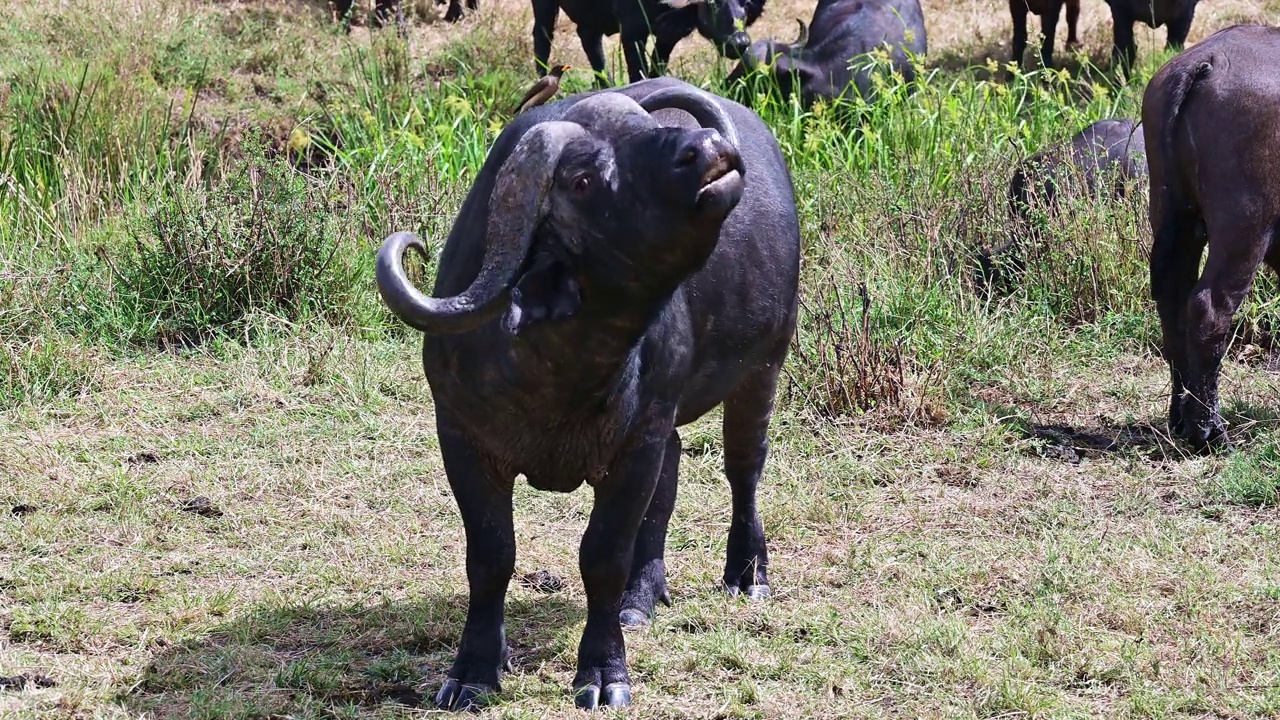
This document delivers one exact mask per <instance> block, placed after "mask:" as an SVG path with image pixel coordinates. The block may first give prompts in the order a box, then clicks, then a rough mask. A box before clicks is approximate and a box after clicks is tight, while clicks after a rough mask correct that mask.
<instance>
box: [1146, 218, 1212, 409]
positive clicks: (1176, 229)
mask: <svg viewBox="0 0 1280 720" xmlns="http://www.w3.org/2000/svg"><path fill="white" fill-rule="evenodd" d="M1161 200H1162V198H1161V197H1159V196H1157V197H1156V198H1155V202H1156V203H1160V202H1161ZM1165 203H1168V201H1167V200H1166V201H1165ZM1155 217H1156V219H1157V224H1156V228H1157V229H1156V233H1157V234H1163V233H1172V234H1173V236H1172V237H1170V238H1169V239H1168V240H1167V241H1164V240H1160V241H1157V244H1162V243H1164V242H1167V243H1168V245H1169V247H1168V249H1167V250H1165V251H1164V256H1163V257H1155V256H1153V258H1152V268H1151V270H1152V277H1151V288H1152V293H1151V294H1152V299H1153V300H1155V303H1156V312H1157V313H1158V314H1159V315H1160V330H1161V332H1162V334H1163V337H1164V357H1165V360H1166V361H1167V362H1168V363H1169V381H1170V385H1171V387H1172V389H1171V391H1170V394H1169V430H1170V431H1172V432H1173V433H1175V434H1178V433H1180V432H1181V428H1182V402H1183V397H1184V395H1185V389H1184V386H1183V379H1184V378H1185V377H1186V373H1187V328H1186V310H1187V299H1188V298H1190V297H1191V288H1192V287H1194V286H1195V284H1196V276H1197V275H1198V273H1199V271H1200V256H1201V254H1203V253H1204V245H1205V238H1204V233H1203V232H1202V231H1201V230H1199V229H1200V228H1202V227H1203V221H1202V220H1201V219H1200V218H1198V217H1196V216H1195V215H1193V214H1176V215H1172V216H1170V217H1163V216H1162V214H1161V211H1160V210H1159V209H1158V208H1156V212H1155ZM1162 218H1163V219H1162Z"/></svg>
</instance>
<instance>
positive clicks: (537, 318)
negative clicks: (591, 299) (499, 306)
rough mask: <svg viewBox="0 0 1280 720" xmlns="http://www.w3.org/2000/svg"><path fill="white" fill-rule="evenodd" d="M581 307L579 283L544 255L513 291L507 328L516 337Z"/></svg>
mask: <svg viewBox="0 0 1280 720" xmlns="http://www.w3.org/2000/svg"><path fill="white" fill-rule="evenodd" d="M581 305H582V292H581V288H580V287H579V285H578V281H577V280H576V279H575V278H574V277H573V274H572V273H570V272H569V268H568V267H566V266H565V264H564V263H563V262H561V261H560V260H557V259H556V258H554V257H552V256H551V255H549V254H547V255H541V256H540V257H538V258H537V259H536V260H535V261H534V263H533V265H532V266H531V267H530V268H529V269H528V270H527V271H526V272H524V273H523V274H522V275H521V276H520V279H519V280H518V281H517V282H516V285H515V287H513V288H512V289H511V305H510V308H509V309H508V310H507V317H506V327H507V330H508V331H510V332H511V333H512V334H514V335H519V334H520V332H521V331H522V330H524V329H525V328H527V327H529V326H530V325H533V324H535V323H539V322H546V321H554V320H564V319H565V318H568V317H571V316H573V314H574V313H576V312H577V311H578V308H579V307H580V306H581Z"/></svg>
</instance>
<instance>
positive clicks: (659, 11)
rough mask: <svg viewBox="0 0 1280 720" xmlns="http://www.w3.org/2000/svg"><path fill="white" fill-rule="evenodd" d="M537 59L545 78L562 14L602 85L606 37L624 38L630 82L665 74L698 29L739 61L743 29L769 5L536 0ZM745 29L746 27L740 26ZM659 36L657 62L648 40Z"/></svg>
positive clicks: (729, 0) (725, 0)
mask: <svg viewBox="0 0 1280 720" xmlns="http://www.w3.org/2000/svg"><path fill="white" fill-rule="evenodd" d="M532 2H533V56H534V62H535V63H536V65H537V68H538V73H539V74H545V73H546V72H547V68H548V62H549V59H550V57H551V40H552V38H553V37H554V36H555V27H556V20H557V19H558V18H559V16H560V11H561V10H564V13H565V14H566V15H568V16H569V19H570V20H572V21H573V24H574V25H576V26H577V28H578V39H579V40H580V41H581V42H582V50H583V51H584V52H585V53H586V55H587V59H588V60H589V61H590V62H591V69H592V70H593V71H594V72H595V74H596V82H597V85H600V86H604V85H605V84H608V83H610V82H611V81H610V80H609V79H608V78H607V77H606V75H605V57H604V37H605V36H606V35H616V34H618V33H621V35H622V38H621V39H622V52H623V56H624V57H625V58H626V61H627V76H628V78H629V79H630V81H631V82H636V81H637V80H641V79H643V78H646V77H651V76H653V75H660V74H662V73H663V72H664V71H665V68H666V66H667V62H668V61H669V60H670V59H671V51H672V50H674V49H675V46H676V44H677V43H678V42H680V41H681V40H682V39H684V38H685V37H687V36H688V35H689V34H690V33H692V32H693V31H694V30H695V29H696V30H697V31H698V33H699V34H701V35H702V36H703V37H705V38H707V39H709V40H711V41H712V42H713V43H714V44H715V46H716V48H717V50H719V52H720V54H721V55H724V56H725V57H733V58H737V57H738V56H739V54H740V52H741V51H742V50H745V49H746V47H747V46H748V45H750V44H751V38H750V37H749V36H748V35H747V34H746V32H745V30H744V29H743V28H746V27H748V26H750V25H751V24H752V23H754V22H755V21H756V20H757V19H758V18H759V17H760V13H761V12H763V11H764V3H765V0H714V1H704V0H698V1H697V2H689V0H669V2H671V3H673V4H675V5H678V7H673V6H672V5H669V4H668V2H667V1H664V0H532ZM739 25H741V27H739ZM651 34H652V35H653V37H654V48H653V56H652V61H651V60H650V57H649V55H648V44H649V36H650V35H651Z"/></svg>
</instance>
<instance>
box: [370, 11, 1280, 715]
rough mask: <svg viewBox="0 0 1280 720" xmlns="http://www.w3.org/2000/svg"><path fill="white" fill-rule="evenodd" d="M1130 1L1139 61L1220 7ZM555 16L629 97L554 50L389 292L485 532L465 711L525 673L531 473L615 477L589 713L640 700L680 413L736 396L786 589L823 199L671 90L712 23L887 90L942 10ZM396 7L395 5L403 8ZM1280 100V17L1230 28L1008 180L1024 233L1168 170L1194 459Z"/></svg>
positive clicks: (586, 651)
mask: <svg viewBox="0 0 1280 720" xmlns="http://www.w3.org/2000/svg"><path fill="white" fill-rule="evenodd" d="M380 2H381V0H380ZM1023 2H1026V5H1021V3H1023ZM1109 2H1110V3H1111V7H1112V13H1113V16H1114V18H1115V27H1116V49H1117V59H1118V61H1119V65H1121V66H1122V67H1127V63H1128V62H1130V61H1131V60H1132V57H1133V53H1132V34H1131V28H1130V24H1131V21H1133V20H1142V21H1144V22H1149V23H1155V24H1159V23H1168V24H1170V29H1169V41H1170V43H1171V44H1173V45H1177V44H1180V43H1181V42H1182V41H1183V40H1184V39H1185V37H1186V31H1187V27H1188V25H1189V23H1190V20H1191V14H1192V11H1193V10H1194V0H1168V1H1167V2H1165V1H1164V0H1156V1H1155V2H1154V3H1148V2H1143V3H1136V4H1135V1H1134V0H1109ZM532 3H533V8H534V15H535V19H534V29H533V33H534V48H535V54H536V56H537V57H536V60H537V64H538V67H539V70H542V71H545V70H547V69H549V65H548V63H549V57H550V46H551V41H552V30H553V28H554V26H555V22H556V19H557V16H558V14H559V12H560V11H561V10H563V11H564V12H565V13H566V14H567V15H568V17H569V18H570V19H571V20H573V21H574V23H575V24H576V26H577V28H578V36H579V38H580V40H581V41H582V44H583V49H584V50H585V51H586V55H587V57H588V58H589V60H590V62H591V67H592V69H593V70H594V71H595V73H596V81H597V83H598V84H600V85H601V86H602V87H599V88H597V89H595V90H593V91H590V92H584V93H579V94H576V95H571V96H569V97H566V98H563V99H560V100H553V99H552V98H553V97H554V95H555V90H556V86H557V83H556V81H555V79H557V78H558V77H559V75H560V73H561V72H562V71H563V66H560V65H555V66H550V69H552V73H551V74H552V76H553V78H552V79H549V80H547V82H545V83H541V84H539V85H535V87H534V88H532V89H531V90H530V92H529V93H528V94H527V95H526V98H525V101H523V102H522V103H521V108H520V112H519V113H518V114H517V115H516V116H515V117H514V118H513V119H512V120H511V121H510V123H509V124H508V125H506V127H505V128H504V129H503V130H502V131H501V133H500V134H499V135H498V137H497V139H496V140H495V141H494V143H493V146H492V148H491V150H490V152H489V154H488V157H487V159H486V160H485V162H484V164H483V166H482V167H481V168H480V169H479V170H478V172H477V173H476V175H475V180H474V182H473V183H472V185H471V188H470V191H469V192H468V194H467V196H466V198H465V200H464V201H463V203H462V206H461V209H460V210H459V211H458V214H457V216H456V218H455V220H454V223H453V226H452V230H451V231H450V232H449V234H448V236H447V237H446V238H444V242H443V250H442V252H441V254H440V257H439V260H438V264H437V273H436V277H435V285H434V288H433V291H432V293H431V295H427V294H426V293H424V292H422V291H421V290H420V289H419V288H417V287H416V286H415V285H414V283H413V282H412V281H411V280H410V279H409V276H408V275H407V274H406V271H405V267H404V255H405V253H406V252H407V251H408V250H410V249H412V250H413V251H415V252H416V253H419V254H421V255H423V256H424V257H425V255H426V250H427V243H426V242H425V241H424V240H423V239H422V238H421V237H419V236H418V235H415V234H414V233H411V232H397V233H395V234H393V235H391V236H390V237H388V238H387V239H386V241H385V242H384V244H383V245H382V248H381V250H380V251H379V253H378V256H377V261H376V278H377V286H378V290H379V292H380V294H381V296H382V298H383V300H384V301H385V303H386V305H387V306H388V307H389V308H390V309H391V311H392V312H393V313H394V314H395V315H396V316H397V317H398V318H400V319H401V320H402V321H403V322H404V323H406V324H407V325H409V326H411V327H413V328H415V329H417V330H419V331H421V332H422V333H423V345H422V362H423V367H424V370H425V374H426V378H427V381H428V384H429V386H430V390H431V394H432V397H433V399H434V403H435V412H436V429H437V434H438V437H439V442H440V450H441V455H442V456H443V461H444V466H445V472H446V474H447V476H448V482H449V485H450V487H451V489H452V491H453V494H454V497H455V499H456V501H457V504H458V508H459V510H460V513H461V516H462V520H463V524H464V527H465V534H466V574H467V580H468V583H469V587H470V599H469V603H468V606H467V613H466V620H465V623H464V625H463V628H462V636H461V641H460V643H459V646H458V650H457V655H456V658H455V661H454V663H453V666H452V668H451V669H450V671H449V673H448V676H447V678H446V679H445V680H444V682H443V683H442V685H441V686H440V687H439V689H438V691H437V692H436V694H435V696H434V703H435V705H436V706H437V707H438V708H441V709H445V710H464V709H473V708H475V707H477V706H479V705H480V704H481V703H482V702H483V700H484V698H485V697H486V696H488V695H489V694H491V693H495V692H498V690H499V687H500V679H501V674H502V672H503V670H504V668H506V667H507V666H508V665H509V659H508V658H509V652H508V647H507V638H506V633H505V630H504V623H503V617H504V613H503V605H504V598H505V596H506V592H507V586H508V583H509V581H510V579H511V577H512V572H513V569H514V563H515V556H516V541H515V530H514V527H513V519H512V503H513V487H514V483H515V481H516V478H517V476H519V475H523V476H524V477H525V479H526V480H527V482H528V483H529V484H530V485H532V486H533V487H535V488H538V489H541V490H550V491H556V492H570V491H572V490H574V489H576V488H578V487H580V486H581V485H582V484H583V483H586V484H587V485H589V486H590V487H591V490H592V492H593V493H594V505H593V508H592V510H591V514H590V518H589V521H588V523H587V527H586V531H585V533H584V535H583V537H582V539H581V545H580V549H579V552H580V554H579V569H580V572H581V575H582V581H583V585H584V588H585V592H586V603H587V619H586V626H585V628H584V629H583V631H582V636H581V640H580V643H579V645H578V654H577V673H576V675H575V677H574V679H573V693H574V698H575V702H576V704H577V705H578V706H579V707H582V708H588V709H594V708H598V707H608V706H622V705H627V704H629V703H630V702H631V678H630V675H629V673H628V668H627V658H626V648H625V642H624V636H623V628H624V627H632V626H641V625H645V624H646V623H648V622H649V621H650V619H651V618H652V616H653V613H654V610H655V607H656V606H657V605H658V604H659V603H664V604H669V603H670V593H669V591H668V587H667V573H666V566H665V561H664V555H665V546H666V539H667V525H668V521H669V519H670V517H671V513H672V508H673V506H674V504H675V499H676V493H677V486H678V473H679V465H680V458H681V440H680V434H679V428H680V427H681V426H683V425H686V424H687V423H690V422H693V421H694V420H697V419H698V418H700V417H702V416H704V415H706V414H707V413H708V412H710V411H712V410H713V409H715V408H716V407H721V406H722V407H723V455H724V471H725V475H726V476H727V478H728V482H729V487H730V491H731V497H732V499H731V506H732V508H731V514H730V522H729V526H728V537H727V541H726V546H725V558H724V560H725V563H724V571H723V574H722V575H721V582H722V583H723V589H724V590H725V591H727V592H728V593H730V594H734V595H742V596H745V597H748V598H751V599H762V598H765V597H767V596H768V595H769V594H770V586H769V576H768V571H769V554H768V551H767V549H766V540H765V534H764V528H763V526H762V524H761V519H760V514H759V512H758V510H757V505H756V491H757V487H758V485H759V483H760V480H761V473H762V470H763V467H764V464H765V459H766V456H767V453H768V429H769V424H770V418H771V415H772V412H773V405H774V394H775V390H776V388H777V385H778V378H779V373H780V371H781V369H782V366H783V363H784V361H785V359H786V356H787V351H788V347H789V344H790V342H791V339H792V336H793V334H794V333H795V329H796V323H797V306H798V288H799V266H800V254H801V239H800V225H799V221H798V217H797V209H796V197H795V195H794V192H793V188H792V180H791V176H790V172H789V170H788V168H787V165H786V162H785V161H784V157H783V154H782V152H781V150H780V148H779V145H778V142H777V140H776V139H775V137H774V135H773V133H772V131H771V130H770V128H769V127H768V126H766V125H765V123H764V122H763V121H762V120H761V118H760V116H759V115H757V114H756V112H755V111H753V110H752V109H750V108H748V107H747V106H745V105H743V104H740V103H738V102H735V101H734V100H730V99H727V98H724V97H720V96H718V95H714V94H712V93H709V92H707V91H704V90H701V89H699V88H697V87H695V86H693V85H689V84H687V83H685V82H682V81H679V80H676V79H673V78H663V77H658V78H652V77H650V76H651V75H654V74H659V73H661V72H662V68H663V66H664V65H665V63H666V62H667V60H668V59H669V57H670V54H671V49H672V47H673V46H674V45H675V44H676V43H677V42H678V41H680V40H681V39H683V38H685V37H687V36H689V35H691V34H692V33H694V32H695V31H696V32H697V33H698V34H699V35H702V36H703V37H705V38H706V39H708V40H710V41H711V42H712V43H713V44H714V45H715V47H716V49H717V51H718V52H719V53H720V54H721V55H722V56H724V57H726V58H731V59H733V60H736V61H737V62H738V68H737V69H735V70H734V73H735V76H741V75H743V74H745V73H748V72H755V71H761V72H764V73H765V74H766V75H767V76H769V77H771V78H773V79H774V80H776V82H777V83H778V84H779V86H780V88H781V89H782V90H783V92H784V93H788V94H794V95H796V96H798V97H797V99H798V100H799V101H800V102H802V103H812V102H815V101H817V100H818V99H819V98H831V97H839V96H840V95H841V94H843V93H844V92H846V90H850V89H851V90H850V91H851V92H856V93H859V94H863V95H864V96H865V95H866V94H868V92H869V85H870V83H869V82H868V79H867V76H866V75H865V71H864V70H863V69H860V67H859V66H858V65H857V64H856V63H854V62H853V61H854V60H855V59H856V58H857V57H859V56H861V55H864V54H866V53H868V52H870V51H872V50H874V49H876V48H878V47H883V46H885V45H887V46H888V50H889V52H888V55H889V57H890V58H891V59H892V62H893V63H894V65H895V66H897V67H898V68H899V69H900V70H902V71H903V72H910V69H911V67H912V63H911V61H910V56H911V55H915V54H922V53H924V51H925V48H926V38H925V30H924V22H923V17H922V14H921V7H920V4H919V2H918V0H817V4H816V8H815V10H814V13H813V16H812V18H811V19H810V21H809V22H808V23H805V22H803V21H800V23H799V26H800V29H799V37H798V38H797V39H796V41H795V42H791V43H783V42H777V41H774V40H759V41H754V42H753V41H752V40H751V38H750V36H749V35H748V28H750V27H751V25H752V23H753V22H754V21H755V20H756V18H758V17H759V16H760V14H761V12H762V10H763V4H764V3H763V0H612V1H611V2H610V1H608V0H598V1H595V2H591V1H588V0H532ZM1063 4H1065V5H1066V6H1067V21H1068V27H1069V42H1072V43H1074V42H1075V40H1076V30H1075V21H1076V16H1077V13H1078V4H1077V0H1066V1H1065V2H1060V1H1058V0H1012V4H1011V10H1012V11H1013V14H1014V17H1015V19H1018V18H1021V19H1020V20H1018V26H1017V27H1018V29H1016V30H1015V50H1020V49H1021V48H1022V47H1023V45H1025V35H1026V33H1025V14H1026V12H1025V11H1027V10H1030V11H1032V12H1036V13H1039V14H1040V15H1041V17H1042V18H1044V27H1045V44H1044V46H1043V47H1042V56H1043V60H1044V62H1045V64H1046V65H1047V64H1048V63H1049V62H1050V54H1051V52H1052V38H1053V32H1052V29H1053V25H1054V24H1055V23H1056V21H1057V17H1058V15H1059V13H1060V10H1061V6H1062V5H1063ZM469 5H471V6H472V7H474V5H475V3H474V0H473V1H472V2H470V3H469ZM1139 5H1141V7H1139ZM391 7H392V6H391V5H390V4H380V5H379V8H381V11H382V12H383V13H384V16H387V15H386V13H389V12H391ZM348 9H349V5H348ZM454 10H457V11H458V12H459V13H460V12H461V8H460V6H459V0H453V2H451V3H450V13H453V11H454ZM613 33H621V41H622V45H623V51H624V55H625V60H626V64H627V71H628V75H629V76H630V79H631V80H632V82H631V83H629V84H627V85H625V86H623V87H620V88H612V87H608V85H609V84H610V83H609V79H608V78H607V76H606V75H605V62H604V54H603V51H602V49H601V38H602V37H603V36H604V35H608V34H613ZM650 37H652V38H653V40H654V49H653V51H652V54H651V55H650V54H649V49H648V42H649V38H650ZM1278 110H1280V29H1275V28H1266V27H1260V26H1244V25H1241V26H1236V27H1232V28H1229V29H1226V30H1222V31H1220V32H1217V33H1216V34H1213V35H1211V36H1210V37H1208V38H1207V39H1205V40H1203V41H1202V42H1200V43H1199V44H1197V45H1195V46H1194V47H1193V48H1191V49H1190V50H1188V51H1186V52H1183V53H1181V54H1180V55H1177V56H1175V57H1174V58H1173V59H1172V60H1170V61H1169V62H1168V63H1167V64H1166V65H1165V66H1164V67H1163V68H1162V69H1161V70H1160V71H1159V72H1158V73H1157V74H1156V75H1155V76H1154V78H1153V79H1152V80H1151V82H1150V85H1149V86H1148V88H1147V90H1146V94H1145V97H1144V100H1143V107H1142V118H1141V123H1134V122H1132V121H1130V120H1125V119H1105V120H1099V121H1098V122H1095V123H1093V124H1091V125H1089V126H1088V127H1086V128H1084V129H1083V130H1081V131H1080V132H1079V133H1078V134H1077V135H1076V136H1075V137H1073V138H1071V139H1069V140H1066V141H1064V142H1063V143H1061V144H1060V145H1055V146H1051V147H1048V148H1046V149H1044V150H1043V151H1041V152H1040V153H1038V154H1036V155H1034V156H1032V157H1030V158H1028V159H1027V160H1026V161H1024V162H1023V163H1022V164H1020V165H1019V166H1018V167H1017V169H1016V171H1015V174H1014V176H1013V178H1012V180H1011V182H1010V183H1009V191H1008V200H1009V206H1010V212H1011V214H1012V215H1013V216H1014V217H1015V218H1016V219H1017V223H1020V224H1023V225H1031V224H1033V223H1032V222H1031V220H1032V218H1033V216H1035V217H1039V218H1040V219H1041V220H1042V221H1047V222H1052V218H1053V217H1055V216H1056V214H1057V213H1058V209H1057V208H1058V207H1059V206H1060V205H1061V204H1062V202H1063V201H1064V200H1065V199H1067V198H1068V197H1069V196H1071V195H1073V194H1076V195H1078V194H1081V193H1097V194H1101V195H1110V196H1120V195H1124V194H1125V193H1129V192H1132V191H1133V188H1134V183H1146V185H1147V188H1148V192H1149V201H1150V223H1151V228H1152V233H1153V237H1154V241H1153V245H1152V250H1151V255H1150V271H1151V278H1150V282H1151V294H1152V297H1153V298H1154V300H1155V303H1156V306H1157V309H1158V314H1159V317H1160V324H1161V327H1162V330H1163V336H1164V345H1163V352H1164V355H1165V357H1166V359H1167V360H1168V363H1169V367H1170V372H1171V379H1172V388H1173V389H1172V395H1171V398H1170V404H1169V416H1168V422H1169V426H1170V428H1171V430H1172V431H1173V432H1174V433H1175V434H1176V435H1177V436H1179V437H1181V438H1183V439H1185V440H1186V441H1187V442H1188V443H1189V444H1190V445H1192V446H1194V447H1196V448H1201V449H1203V448H1207V447H1211V446H1221V445H1224V444H1226V442H1227V433H1226V428H1225V426H1224V423H1223V420H1222V418H1221V416H1220V415H1219V410H1218V391H1217V375H1218V371H1219V366H1220V364H1221V361H1222V357H1223V351H1224V346H1225V344H1226V342H1227V339H1228V337H1229V334H1230V329H1231V320H1232V315H1233V313H1234V312H1235V311H1236V309H1237V307H1238V306H1239V304H1240V302H1241V300H1242V299H1243V297H1244V296H1245V294H1246V293H1247V291H1248V289H1249V287H1250V284H1251V283H1252V281H1253V278H1254V276H1255V274H1256V272H1257V270H1258V268H1259V266H1260V265H1261V264H1262V263H1264V262H1265V263H1266V264H1268V265H1270V266H1271V267H1272V268H1276V269H1280V249H1277V247H1280V244H1277V243H1276V241H1277V240H1278V239H1280V237H1278V236H1280V172H1277V168H1280V112H1277V111H1278ZM1046 218H1047V220H1046ZM1027 241H1028V238H1026V237H1023V238H1020V239H1018V240H1017V241H1016V242H1014V243H1012V244H1011V246H1010V247H1008V248H1006V250H1010V251H1014V250H1017V243H1018V242H1022V243H1025V242H1027ZM1206 247H1207V249H1208V259H1207V262H1206V263H1205V265H1204V269H1203V271H1201V270H1200V260H1201V255H1202V253H1203V251H1204V250H1205V248H1206Z"/></svg>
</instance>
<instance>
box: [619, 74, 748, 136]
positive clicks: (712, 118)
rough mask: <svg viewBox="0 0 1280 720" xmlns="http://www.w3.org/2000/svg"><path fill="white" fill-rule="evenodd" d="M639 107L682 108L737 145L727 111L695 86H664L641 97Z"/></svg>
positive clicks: (735, 134)
mask: <svg viewBox="0 0 1280 720" xmlns="http://www.w3.org/2000/svg"><path fill="white" fill-rule="evenodd" d="M640 107H642V108H644V109H645V110H646V111H648V112H654V111H655V110H661V109H663V108H675V109H677V110H683V111H685V112H687V113H689V114H690V115H692V116H693V117H694V119H695V120H697V121H698V124H699V125H702V126H703V127H709V128H715V129H716V130H718V131H719V132H720V135H721V136H722V137H724V139H725V140H728V141H729V144H731V145H733V146H734V147H737V146H738V130H737V128H736V127H734V125H733V120H731V119H729V113H727V112H725V111H724V108H722V107H720V103H718V102H716V99H715V97H713V96H712V95H711V94H709V93H705V92H703V91H701V90H699V89H697V88H694V87H671V88H664V89H662V90H659V91H657V92H655V93H653V94H651V95H649V96H647V97H645V98H644V99H642V100H641V101H640Z"/></svg>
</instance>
